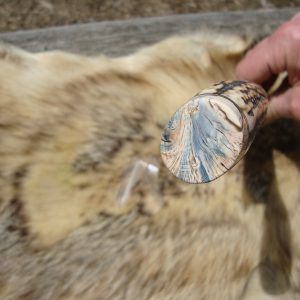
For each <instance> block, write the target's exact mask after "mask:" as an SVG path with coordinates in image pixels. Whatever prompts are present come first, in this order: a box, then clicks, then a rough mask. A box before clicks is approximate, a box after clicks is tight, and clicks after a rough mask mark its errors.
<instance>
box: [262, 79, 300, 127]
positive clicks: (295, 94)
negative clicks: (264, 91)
mask: <svg viewBox="0 0 300 300" xmlns="http://www.w3.org/2000/svg"><path fill="white" fill-rule="evenodd" d="M279 118H291V119H295V120H297V121H300V86H299V85H296V86H294V87H291V88H289V89H288V90H286V91H285V92H283V93H281V94H279V95H274V96H272V97H271V99H270V103H269V107H268V111H267V117H266V122H265V123H270V122H272V121H274V120H276V119H279Z"/></svg>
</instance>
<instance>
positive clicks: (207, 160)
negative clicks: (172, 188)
mask: <svg viewBox="0 0 300 300" xmlns="http://www.w3.org/2000/svg"><path fill="white" fill-rule="evenodd" d="M267 102H268V100H267V94H266V92H265V91H264V90H263V89H262V88H261V87H260V86H258V85H256V84H254V83H250V82H246V81H233V82H221V83H218V84H216V85H214V86H213V87H212V88H209V89H206V90H204V91H202V92H201V93H199V94H197V95H195V96H194V97H193V98H192V99H190V100H189V101H188V102H187V103H186V104H184V105H183V106H182V107H180V108H179V109H178V110H177V111H176V112H175V113H174V115H173V116H172V117H171V119H170V120H169V122H168V123H167V125H166V127H165V129H164V132H163V134H162V138H161V145H160V151H161V155H162V159H163V162H164V163H165V165H166V166H167V168H168V169H169V170H170V171H171V173H172V174H174V175H175V176H176V177H177V178H179V179H181V180H183V181H185V182H188V183H204V182H209V181H212V180H214V179H216V178H218V177H220V176H221V175H223V174H224V173H226V172H227V171H228V170H229V169H231V168H232V167H233V166H234V165H235V164H236V163H237V162H238V161H239V160H240V159H241V157H242V156H243V155H244V154H245V153H246V151H247V150H248V148H249V146H250V144H251V142H252V140H253V137H254V135H255V132H256V131H257V129H258V128H259V127H260V126H261V124H262V122H263V120H264V117H265V114H266V109H267Z"/></svg>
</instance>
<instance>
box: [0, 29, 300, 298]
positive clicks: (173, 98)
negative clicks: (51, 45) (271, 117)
mask: <svg viewBox="0 0 300 300" xmlns="http://www.w3.org/2000/svg"><path fill="white" fill-rule="evenodd" d="M249 44H250V41H246V40H244V39H242V38H240V37H237V36H224V35H218V34H212V33H208V34H205V33H198V34H194V35H190V36H185V37H174V38H170V39H168V40H166V41H163V42H161V43H159V44H157V45H154V46H152V47H149V48H145V49H142V50H141V51H139V52H138V53H136V54H133V55H130V56H128V57H123V58H116V59H109V58H106V57H101V56H100V57H94V58H88V57H82V56H77V55H72V54H67V53H62V52H50V53H41V54H35V55H33V54H29V53H26V52H23V51H21V50H17V49H14V48H9V47H5V46H3V47H2V48H1V49H0V111H1V114H0V139H1V149H0V153H1V155H0V175H1V176H0V186H1V198H0V222H1V223H0V255H1V256H0V299H5V300H8V299H18V300H21V299H22V300H25V299H26V300H29V299H30V300H34V299H59V300H62V299H80V300H90V299H91V300H92V299H130V300H131V299H139V300H143V299H153V300H154V299H155V300H160V299H162V300H166V299H172V300H173V299H184V300H185V299H188V300H194V299H195V300H196V299H203V300H208V299H209V300H210V299H211V300H215V299H216V300H218V299H222V300H226V299H228V300H233V299H288V298H287V297H290V299H297V297H298V296H299V292H300V282H299V280H300V260H299V258H300V251H299V247H300V235H299V233H298V232H299V230H297V228H298V227H299V218H300V217H299V216H300V208H299V201H300V188H299V178H300V175H299V166H300V159H299V155H298V154H299V142H300V137H299V136H300V134H299V126H298V125H299V124H293V123H289V122H287V123H285V122H283V123H282V124H275V125H274V126H275V127H274V126H273V127H272V126H271V127H270V128H266V129H264V130H263V131H262V133H261V135H260V137H258V138H257V140H256V142H255V144H254V145H253V147H252V148H251V150H250V153H249V155H248V156H247V158H246V159H245V160H244V161H243V162H241V163H239V164H238V165H237V166H236V167H235V168H234V169H233V170H232V171H231V172H229V173H228V174H226V175H225V176H223V177H221V178H220V179H218V180H217V181H215V182H213V183H210V184H206V185H188V184H185V183H182V182H179V181H178V180H177V179H175V178H174V177H173V176H171V175H170V174H169V173H168V171H167V170H166V169H165V168H164V166H163V165H162V163H161V160H160V155H159V142H160V135H161V132H162V129H163V126H164V124H165V123H166V121H167V120H168V118H169V117H170V116H171V115H172V113H173V112H174V111H175V110H176V109H177V108H178V106H180V105H182V104H183V103H184V102H185V101H186V100H187V99H189V98H190V97H191V96H193V95H194V94H195V93H196V92H198V91H200V90H201V89H203V88H205V87H207V86H209V85H211V84H212V83H215V82H218V81H221V80H227V79H233V78H234V67H235V65H236V63H237V61H238V60H239V59H240V58H241V56H242V54H243V53H244V51H246V49H247V48H248V47H249ZM281 133H283V134H281ZM274 150H276V151H275V152H274V155H272V153H273V151H274ZM137 160H144V161H146V162H153V161H154V162H155V163H156V164H157V165H158V166H159V177H158V179H157V181H155V180H154V183H152V184H151V183H150V184H149V182H147V181H146V180H145V178H144V179H143V178H142V179H141V180H140V181H139V182H137V184H136V185H135V187H134V189H133V190H132V191H131V193H130V197H129V198H128V199H127V200H126V202H125V204H124V205H120V203H118V193H119V192H120V189H121V188H122V186H124V180H126V178H128V176H129V175H130V172H131V169H130V166H132V164H133V163H134V162H135V161H137ZM125 183H126V181H125ZM154 188H157V190H155V189H154ZM297 293H298V294H297Z"/></svg>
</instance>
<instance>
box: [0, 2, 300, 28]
mask: <svg viewBox="0 0 300 300" xmlns="http://www.w3.org/2000/svg"><path fill="white" fill-rule="evenodd" d="M291 6H300V0H253V1H249V0H233V1H227V0H186V1H185V0H0V31H2V32H3V31H15V30H22V29H32V28H41V27H47V26H56V25H66V24H75V23H87V22H95V21H104V20H124V19H129V18H136V17H149V16H162V15H173V14H182V13H183V14H184V13H197V12H204V11H227V10H247V9H259V8H274V7H277V8H279V7H291Z"/></svg>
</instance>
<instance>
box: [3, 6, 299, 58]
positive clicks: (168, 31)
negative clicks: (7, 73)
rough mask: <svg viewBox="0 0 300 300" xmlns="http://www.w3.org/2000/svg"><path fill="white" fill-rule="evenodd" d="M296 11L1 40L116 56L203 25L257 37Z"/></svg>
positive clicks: (83, 28)
mask: <svg viewBox="0 0 300 300" xmlns="http://www.w3.org/2000/svg"><path fill="white" fill-rule="evenodd" d="M298 11H300V7H299V8H284V9H268V10H253V11H235V12H209V13H199V14H187V15H175V16H166V17H152V18H141V19H132V20H126V21H108V22H98V23H88V24H78V25H68V26H59V27H48V28H44V29H36V30H27V31H17V32H8V33H0V41H1V42H4V43H10V44H13V45H16V46H18V47H21V48H23V49H26V50H29V51H32V52H41V51H46V50H54V49H60V50H65V51H68V52H73V53H80V54H86V55H95V54H100V53H103V54H106V55H109V56H119V55H126V54H129V53H132V52H133V51H135V50H136V49H137V48H139V47H141V46H146V45H150V44H153V43H155V42H157V41H160V40H162V39H163V38H166V37H168V36H171V35H174V34H186V33H189V32H193V31H196V30H203V29H205V30H212V31H218V32H229V33H238V34H240V35H244V36H245V35H246V36H251V37H254V38H256V39H260V38H262V37H263V36H265V35H267V34H269V33H270V32H272V31H273V30H274V29H275V28H276V27H278V26H279V25H280V24H281V23H283V22H284V21H286V20H288V19H290V18H291V17H292V16H293V15H294V14H296V13H297V12H298Z"/></svg>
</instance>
